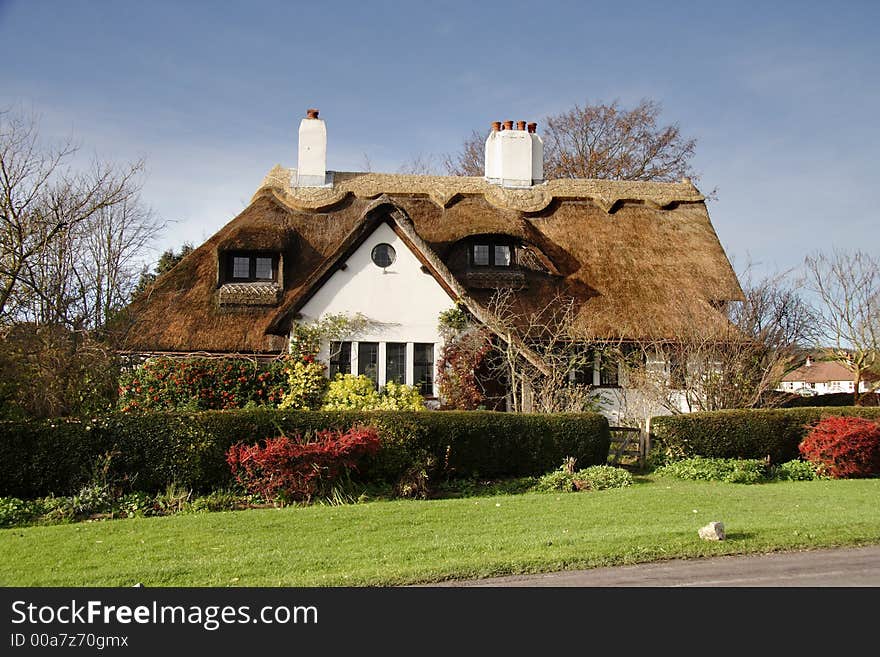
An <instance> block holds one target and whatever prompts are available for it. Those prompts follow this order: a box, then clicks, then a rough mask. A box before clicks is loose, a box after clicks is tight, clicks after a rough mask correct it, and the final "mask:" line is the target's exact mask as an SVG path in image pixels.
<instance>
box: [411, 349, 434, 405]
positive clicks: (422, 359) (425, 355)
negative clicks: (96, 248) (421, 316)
mask: <svg viewBox="0 0 880 657" xmlns="http://www.w3.org/2000/svg"><path fill="white" fill-rule="evenodd" d="M413 383H414V384H415V386H416V388H418V389H419V392H421V393H422V394H423V395H426V396H428V397H432V396H433V395H434V345H433V344H432V343H426V342H416V343H415V345H414V349H413Z"/></svg>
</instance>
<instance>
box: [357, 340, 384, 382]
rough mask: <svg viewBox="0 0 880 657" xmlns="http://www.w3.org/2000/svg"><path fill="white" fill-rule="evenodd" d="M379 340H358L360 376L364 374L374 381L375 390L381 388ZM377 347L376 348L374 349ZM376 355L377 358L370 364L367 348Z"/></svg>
mask: <svg viewBox="0 0 880 657" xmlns="http://www.w3.org/2000/svg"><path fill="white" fill-rule="evenodd" d="M379 344H380V343H379V342H372V341H370V342H367V341H365V342H360V341H359V342H358V343H357V346H358V352H357V373H358V376H361V375H364V376H366V377H367V378H368V379H370V380H371V381H372V382H373V388H374V389H375V390H378V389H379ZM373 347H375V350H374V349H373ZM368 349H369V351H370V352H371V353H372V354H373V355H374V356H375V360H374V361H372V362H370V363H369V364H368V362H367V359H366V358H364V356H367V355H368V354H367V350H368ZM370 366H372V369H373V372H374V375H373V376H371V375H370V373H369V370H370Z"/></svg>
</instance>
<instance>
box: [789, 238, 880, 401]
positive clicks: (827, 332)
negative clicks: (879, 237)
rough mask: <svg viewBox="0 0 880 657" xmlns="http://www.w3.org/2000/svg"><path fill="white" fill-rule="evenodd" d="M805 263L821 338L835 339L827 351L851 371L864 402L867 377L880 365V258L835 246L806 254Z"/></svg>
mask: <svg viewBox="0 0 880 657" xmlns="http://www.w3.org/2000/svg"><path fill="white" fill-rule="evenodd" d="M804 264H805V270H806V284H807V287H808V288H809V289H810V290H811V291H812V292H813V293H814V295H815V298H816V306H817V309H816V310H817V312H816V316H817V319H818V327H819V330H820V331H821V336H822V337H823V338H824V339H825V340H827V341H829V342H830V343H831V346H830V348H828V349H826V350H825V351H826V352H827V356H828V357H830V358H831V359H833V360H835V361H837V362H838V363H840V364H841V365H843V366H844V367H846V368H847V369H848V370H849V371H850V372H851V373H852V377H853V388H854V390H853V402H854V403H855V404H856V405H859V402H860V399H861V396H862V392H861V390H860V387H861V384H862V382H863V381H864V380H865V375H866V374H867V373H869V372H871V373H875V374H876V373H877V372H876V370H877V369H878V368H880V259H878V258H876V257H874V256H872V255H870V254H868V253H866V252H864V251H860V250H855V251H846V250H840V249H835V250H833V251H832V252H831V253H821V252H819V253H815V254H813V255H810V256H807V258H806V259H805V261H804ZM871 387H872V388H873V387H877V384H876V381H875V382H874V383H873V385H872V386H871Z"/></svg>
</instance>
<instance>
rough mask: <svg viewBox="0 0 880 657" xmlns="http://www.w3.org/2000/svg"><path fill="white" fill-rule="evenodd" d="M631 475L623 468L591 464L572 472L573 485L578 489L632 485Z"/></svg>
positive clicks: (601, 488)
mask: <svg viewBox="0 0 880 657" xmlns="http://www.w3.org/2000/svg"><path fill="white" fill-rule="evenodd" d="M632 483H633V478H632V475H631V474H630V473H629V472H627V471H626V470H624V469H623V468H615V467H613V466H610V465H593V466H590V467H589V468H584V469H583V470H578V471H577V472H575V473H574V485H575V486H576V487H577V489H578V490H605V489H606V488H624V487H626V486H632Z"/></svg>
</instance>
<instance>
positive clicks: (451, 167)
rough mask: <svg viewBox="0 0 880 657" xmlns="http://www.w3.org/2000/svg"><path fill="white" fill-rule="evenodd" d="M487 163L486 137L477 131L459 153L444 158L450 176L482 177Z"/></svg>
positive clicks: (466, 140) (466, 141) (465, 142)
mask: <svg viewBox="0 0 880 657" xmlns="http://www.w3.org/2000/svg"><path fill="white" fill-rule="evenodd" d="M485 162H486V135H485V134H481V133H479V132H477V131H476V130H474V131H473V132H471V135H470V137H468V138H467V139H465V140H464V143H463V144H462V145H461V150H460V151H459V152H458V153H455V154H447V155H445V156H444V157H443V166H444V167H445V168H446V171H447V172H448V173H449V175H450V176H482V175H483V174H484V173H485Z"/></svg>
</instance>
